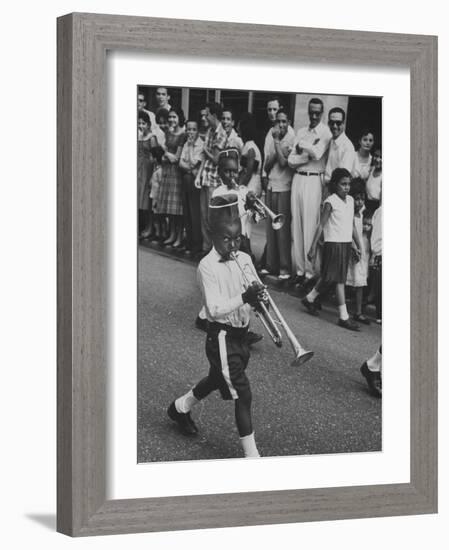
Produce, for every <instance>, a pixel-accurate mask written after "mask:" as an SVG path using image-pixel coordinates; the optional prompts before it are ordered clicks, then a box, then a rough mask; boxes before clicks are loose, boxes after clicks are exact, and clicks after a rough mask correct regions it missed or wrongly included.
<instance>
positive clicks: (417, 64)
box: [57, 13, 437, 536]
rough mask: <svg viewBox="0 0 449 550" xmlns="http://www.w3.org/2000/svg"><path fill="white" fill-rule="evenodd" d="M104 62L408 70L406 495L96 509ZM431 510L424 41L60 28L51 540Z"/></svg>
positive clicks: (167, 24)
mask: <svg viewBox="0 0 449 550" xmlns="http://www.w3.org/2000/svg"><path fill="white" fill-rule="evenodd" d="M108 50H136V51H138V52H149V53H157V54H161V53H162V54H175V55H182V54H185V53H187V52H188V53H189V54H190V55H195V56H201V57H206V56H219V57H227V58H231V59H232V58H234V59H236V58H238V57H241V56H245V57H247V58H254V59H266V60H271V61H274V62H275V61H280V60H288V61H308V62H326V63H362V64H367V65H373V64H381V65H390V66H392V67H401V66H402V67H404V66H405V67H408V68H409V69H410V71H411V89H410V93H411V136H410V137H411V296H410V300H411V365H410V367H411V411H410V412H411V449H410V454H411V480H410V483H403V484H390V485H373V486H359V487H341V488H327V489H311V490H288V491H268V492H252V493H233V494H225V495H201V496H190V497H166V498H145V499H130V500H113V501H108V500H106V498H105V495H106V492H105V489H106V455H105V447H106V445H105V440H106V412H105V411H106V390H105V388H106V377H107V366H108V356H107V345H106V328H105V327H106V326H107V286H106V285H105V281H107V277H106V275H107V256H106V227H107V220H106V202H107V193H108V187H107V181H106V148H105V143H106V124H105V101H104V98H105V97H106V89H105V87H106V78H105V66H106V63H105V61H106V52H107V51H108ZM436 510H437V39H436V37H433V36H420V35H405V34H384V33H370V32H353V31H342V30H329V29H309V28H296V27H275V26H265V25H247V24H230V23H215V22H206V21H186V20H174V19H153V18H143V17H124V16H117V15H97V14H95V15H94V14H81V13H75V14H70V15H66V16H64V17H61V18H59V19H58V505H57V529H58V531H60V532H62V533H66V534H68V535H72V536H83V535H99V534H113V533H132V532H141V531H165V530H179V529H198V528H212V527H229V526H239V525H261V524H269V523H271V524H273V523H289V522H301V521H316V520H331V519H343V518H363V517H370V516H393V515H405V514H424V513H432V512H436Z"/></svg>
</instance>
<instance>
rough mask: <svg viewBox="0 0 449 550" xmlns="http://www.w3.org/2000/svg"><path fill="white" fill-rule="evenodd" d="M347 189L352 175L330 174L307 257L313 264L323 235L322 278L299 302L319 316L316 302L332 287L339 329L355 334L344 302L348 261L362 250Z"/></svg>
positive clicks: (345, 172) (343, 172)
mask: <svg viewBox="0 0 449 550" xmlns="http://www.w3.org/2000/svg"><path fill="white" fill-rule="evenodd" d="M350 185H351V174H350V173H349V171H348V170H346V169H345V168H336V169H335V170H334V171H333V172H332V175H331V180H330V182H329V188H330V191H331V194H330V195H329V196H328V197H327V199H326V200H325V201H324V204H323V211H322V213H321V219H320V224H319V226H318V227H317V229H316V232H315V235H314V238H313V241H312V245H311V247H310V251H309V253H308V258H309V261H311V262H313V261H314V260H315V255H316V252H317V244H318V240H319V238H320V236H321V234H322V233H324V245H323V252H322V254H323V256H322V262H321V274H320V277H319V279H318V282H317V283H316V285H315V286H314V288H313V289H312V290H311V291H310V292H309V294H307V296H306V297H305V298H304V299H303V300H302V304H303V305H304V306H305V308H306V309H307V311H308V312H309V313H310V314H311V315H318V311H317V307H316V305H315V303H314V302H315V299H316V298H317V297H318V296H319V294H320V293H322V292H323V291H324V290H325V289H326V287H327V286H329V285H331V284H335V285H336V295H337V302H338V311H339V319H338V325H339V326H341V327H343V328H346V329H348V330H355V331H358V330H359V329H360V327H359V325H358V324H357V323H356V322H355V321H353V320H352V319H350V318H349V315H348V311H347V309H346V299H345V283H346V278H347V274H348V265H349V260H350V257H351V254H355V255H356V257H357V258H358V259H360V249H361V244H360V241H359V237H358V234H357V231H356V229H355V225H354V200H353V198H352V197H351V196H350V195H349V190H350ZM353 240H354V241H355V245H354V246H353V243H352V241H353ZM352 250H353V252H352Z"/></svg>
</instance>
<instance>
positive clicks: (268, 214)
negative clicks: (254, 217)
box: [252, 198, 285, 231]
mask: <svg viewBox="0 0 449 550" xmlns="http://www.w3.org/2000/svg"><path fill="white" fill-rule="evenodd" d="M252 209H253V210H254V211H255V212H257V214H258V215H259V216H260V218H261V219H262V218H270V219H271V227H272V228H273V229H274V230H275V231H277V230H278V229H280V228H281V227H282V226H283V225H284V222H285V216H284V214H276V213H274V212H273V210H270V208H268V206H267V205H266V204H265V203H264V202H262V201H261V200H260V199H257V198H256V199H255V200H254V204H253V206H252Z"/></svg>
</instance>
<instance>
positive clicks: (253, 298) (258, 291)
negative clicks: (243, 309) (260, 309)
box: [242, 281, 268, 307]
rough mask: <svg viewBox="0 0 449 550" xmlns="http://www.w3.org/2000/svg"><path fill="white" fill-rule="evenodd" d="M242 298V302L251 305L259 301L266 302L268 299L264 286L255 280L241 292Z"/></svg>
mask: <svg viewBox="0 0 449 550" xmlns="http://www.w3.org/2000/svg"><path fill="white" fill-rule="evenodd" d="M242 300H243V303H245V304H249V305H250V306H253V307H255V306H257V304H258V303H260V302H266V301H267V300H268V296H267V290H266V287H265V286H264V285H263V284H261V283H259V282H257V281H253V282H252V283H251V285H250V286H249V287H248V288H247V289H246V290H245V292H243V294H242Z"/></svg>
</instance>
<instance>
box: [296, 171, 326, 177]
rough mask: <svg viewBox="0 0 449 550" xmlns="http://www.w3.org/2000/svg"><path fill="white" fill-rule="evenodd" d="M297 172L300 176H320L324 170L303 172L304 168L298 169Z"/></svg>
mask: <svg viewBox="0 0 449 550" xmlns="http://www.w3.org/2000/svg"><path fill="white" fill-rule="evenodd" d="M297 174H299V175H300V176H321V174H324V172H305V171H304V170H299V171H298V172H297Z"/></svg>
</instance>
